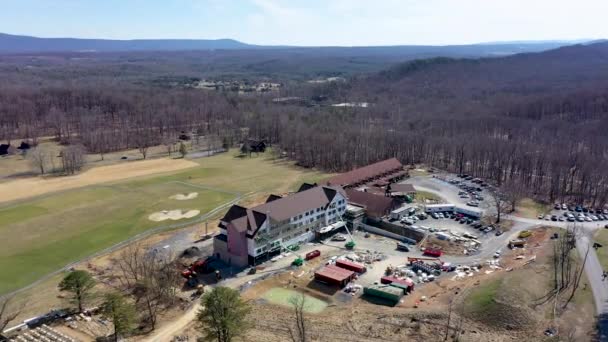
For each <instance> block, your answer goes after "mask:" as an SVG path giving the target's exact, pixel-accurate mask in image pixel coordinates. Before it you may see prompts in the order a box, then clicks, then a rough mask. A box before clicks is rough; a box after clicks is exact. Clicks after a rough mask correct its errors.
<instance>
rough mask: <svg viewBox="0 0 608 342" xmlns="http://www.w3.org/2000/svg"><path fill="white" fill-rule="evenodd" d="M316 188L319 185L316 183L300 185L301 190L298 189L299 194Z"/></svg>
mask: <svg viewBox="0 0 608 342" xmlns="http://www.w3.org/2000/svg"><path fill="white" fill-rule="evenodd" d="M315 186H317V183H314V184H310V183H302V185H300V188H299V189H298V192H301V191H305V190H308V189H312V188H314V187H315Z"/></svg>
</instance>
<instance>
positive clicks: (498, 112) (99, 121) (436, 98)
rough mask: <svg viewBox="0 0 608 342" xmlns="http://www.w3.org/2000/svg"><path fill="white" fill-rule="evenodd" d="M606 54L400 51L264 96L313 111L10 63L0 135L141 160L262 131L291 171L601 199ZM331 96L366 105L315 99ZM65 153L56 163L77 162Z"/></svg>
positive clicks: (0, 98)
mask: <svg viewBox="0 0 608 342" xmlns="http://www.w3.org/2000/svg"><path fill="white" fill-rule="evenodd" d="M572 56H576V58H572ZM607 56H608V45H606V44H603V45H602V44H595V45H592V46H575V47H568V48H563V49H559V50H554V51H548V52H544V53H539V54H524V55H517V56H512V57H505V58H495V59H478V60H454V59H442V58H439V59H430V60H425V61H413V62H408V63H405V64H402V65H399V66H396V67H394V68H391V69H388V70H386V71H385V72H381V73H377V74H371V75H360V76H356V77H353V78H351V79H350V80H349V81H347V82H329V83H325V84H319V85H310V84H301V83H294V84H289V85H288V86H286V87H284V88H283V89H282V90H281V93H280V94H278V95H277V96H302V97H305V98H322V99H324V100H322V101H321V102H319V103H321V104H322V105H317V106H313V107H307V106H298V105H279V104H276V103H274V102H273V101H272V98H273V95H268V94H267V95H261V96H239V95H237V94H227V93H215V92H207V91H201V90H198V89H190V88H184V87H169V88H167V87H156V86H154V85H152V84H150V83H146V82H134V81H133V80H132V79H131V78H129V79H126V78H125V79H121V78H120V76H118V77H116V79H115V80H108V79H107V78H97V77H96V76H95V75H80V76H79V78H78V81H67V80H64V79H59V80H57V79H52V80H51V79H50V76H48V75H47V76H46V78H34V80H36V81H37V82H39V83H40V86H39V87H32V86H31V85H29V83H28V82H31V81H32V79H31V78H32V77H33V76H32V75H23V73H21V74H17V76H15V75H13V77H12V79H11V80H10V82H9V81H6V80H5V81H0V140H4V141H10V140H11V139H17V138H24V139H28V140H30V141H33V142H34V143H35V141H36V139H37V138H38V137H41V136H52V137H55V139H56V140H57V141H59V142H61V143H62V144H66V145H77V144H78V145H82V147H83V148H84V149H86V151H87V152H89V153H99V154H100V155H101V156H102V158H103V155H104V154H105V153H109V152H113V151H120V150H123V149H132V148H134V149H138V150H139V151H140V152H141V154H142V156H143V157H144V158H145V157H146V156H147V150H148V148H149V147H151V146H155V145H161V144H165V145H167V146H172V145H174V144H175V142H176V140H177V138H178V137H179V135H180V134H182V133H183V132H186V133H193V134H194V136H196V137H199V136H203V137H210V139H211V141H215V142H216V143H217V145H218V147H219V146H220V145H221V146H225V147H230V146H236V145H238V143H239V142H242V141H244V139H246V138H255V139H266V140H267V141H268V143H270V145H272V146H275V147H276V148H275V152H278V153H280V155H281V156H286V157H288V158H291V159H293V160H295V161H297V163H298V164H299V165H301V166H303V167H314V168H319V169H323V170H326V171H331V172H341V171H346V170H349V169H352V168H354V167H358V166H363V165H366V164H368V163H371V162H375V161H378V160H381V159H385V158H390V157H397V158H398V159H399V160H401V161H402V162H403V163H405V164H417V163H424V164H428V165H431V166H434V167H437V168H441V169H445V170H449V171H453V172H457V173H467V174H472V175H475V176H477V177H482V178H484V179H487V180H488V181H489V182H491V183H494V185H496V186H500V187H509V188H511V189H512V191H516V192H518V193H519V192H520V193H521V194H522V195H525V196H532V197H535V198H537V199H541V200H545V201H572V202H578V203H582V202H586V203H587V204H588V205H592V206H602V205H604V204H606V202H607V200H608V174H607V173H605V172H603V170H605V169H606V167H607V166H608V155H607V154H606V151H608V138H607V135H606V133H605V132H606V131H607V130H608V70H607V69H606V66H605V62H604V61H605V58H606V57H607ZM57 68H59V70H66V71H73V70H71V69H70V68H69V67H68V66H58V67H57ZM98 68H99V70H100V71H101V70H103V68H102V67H98ZM96 70H97V69H96ZM336 102H369V103H370V104H371V105H370V107H368V108H356V107H340V108H337V107H332V106H329V105H327V104H330V103H336ZM169 148H171V147H169ZM73 157H74V158H71V159H70V158H66V159H67V160H68V162H69V161H70V160H73V163H72V164H74V165H76V166H78V164H79V163H78V160H79V159H78V158H76V157H77V155H73ZM34 159H40V158H34ZM68 164H69V163H68ZM70 165H71V164H69V165H67V168H68V169H77V167H70Z"/></svg>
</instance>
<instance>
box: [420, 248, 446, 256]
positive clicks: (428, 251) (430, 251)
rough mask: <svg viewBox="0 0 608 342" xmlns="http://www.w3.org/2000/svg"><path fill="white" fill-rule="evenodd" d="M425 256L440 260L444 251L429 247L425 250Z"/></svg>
mask: <svg viewBox="0 0 608 342" xmlns="http://www.w3.org/2000/svg"><path fill="white" fill-rule="evenodd" d="M423 254H424V255H429V256H432V257H435V258H439V257H440V256H441V255H442V254H443V251H441V249H437V248H431V247H427V248H425V249H424V253H423Z"/></svg>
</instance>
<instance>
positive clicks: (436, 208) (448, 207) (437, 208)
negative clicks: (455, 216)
mask: <svg viewBox="0 0 608 342" xmlns="http://www.w3.org/2000/svg"><path fill="white" fill-rule="evenodd" d="M454 207H455V206H454V205H453V204H429V205H427V206H426V207H425V208H424V211H425V212H426V213H429V214H430V213H438V212H444V211H448V212H453V211H454Z"/></svg>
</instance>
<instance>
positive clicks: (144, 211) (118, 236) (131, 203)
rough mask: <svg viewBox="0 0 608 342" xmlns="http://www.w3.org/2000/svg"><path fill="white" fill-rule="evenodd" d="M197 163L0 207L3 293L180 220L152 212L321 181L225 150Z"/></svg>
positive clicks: (203, 207) (204, 208) (204, 206)
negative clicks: (180, 197)
mask: <svg viewBox="0 0 608 342" xmlns="http://www.w3.org/2000/svg"><path fill="white" fill-rule="evenodd" d="M197 162H198V163H199V164H200V167H195V168H191V169H188V170H185V171H180V172H177V173H175V174H172V175H164V176H156V177H148V178H144V179H136V180H128V181H123V182H116V183H110V184H103V185H96V186H90V187H86V188H80V189H74V190H70V191H66V192H61V193H56V194H52V195H48V196H43V197H41V198H35V199H32V200H29V201H24V202H20V203H19V204H17V205H8V206H5V207H0V241H3V244H2V249H0V294H2V293H6V292H9V291H11V290H14V289H17V288H19V287H23V286H25V285H28V284H30V283H31V282H33V281H35V280H37V279H39V278H41V277H43V276H44V275H46V274H49V273H51V272H53V271H55V270H57V269H59V268H61V267H63V266H65V265H66V264H69V263H70V262H73V261H75V260H79V259H80V258H83V257H86V256H88V255H91V254H93V253H94V252H96V251H99V250H102V249H104V248H106V247H109V246H112V245H114V244H116V243H118V242H120V241H123V240H125V239H127V238H129V237H132V236H134V235H137V234H139V233H141V232H144V231H146V230H149V229H152V228H156V227H159V226H164V225H169V224H173V223H176V222H182V221H163V222H152V221H150V220H148V216H149V215H150V214H151V213H153V212H157V211H160V210H170V209H184V210H189V209H196V210H200V211H201V215H202V214H204V213H205V212H208V211H210V210H212V209H213V208H215V207H217V206H219V205H221V204H223V203H226V202H228V201H230V200H232V199H234V198H235V197H236V194H234V193H231V192H239V193H247V192H251V191H257V192H259V193H260V195H262V194H266V193H269V192H285V191H288V190H292V189H294V188H295V187H296V186H297V185H298V184H300V183H301V182H303V181H309V182H315V181H319V180H320V179H323V178H324V177H326V176H325V175H323V174H321V173H318V172H313V171H305V170H302V169H299V168H296V167H294V166H293V165H292V164H291V163H287V162H276V161H273V160H270V159H268V158H267V157H265V156H262V155H261V156H259V157H253V158H243V159H240V158H235V157H234V154H232V153H226V154H223V155H219V156H215V157H212V158H202V159H199V160H197ZM178 182H183V183H187V184H182V183H178ZM206 187H211V188H213V189H206ZM189 192H198V193H199V195H198V197H197V198H196V199H193V200H188V201H176V200H172V199H169V196H172V195H175V194H178V193H189ZM193 220H196V218H194V219H191V221H193Z"/></svg>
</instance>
